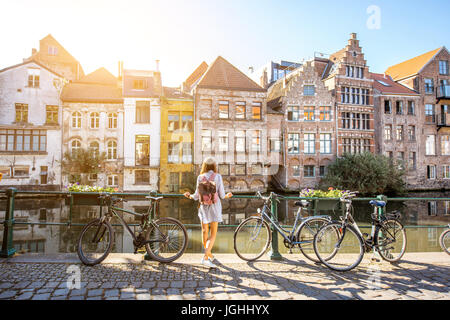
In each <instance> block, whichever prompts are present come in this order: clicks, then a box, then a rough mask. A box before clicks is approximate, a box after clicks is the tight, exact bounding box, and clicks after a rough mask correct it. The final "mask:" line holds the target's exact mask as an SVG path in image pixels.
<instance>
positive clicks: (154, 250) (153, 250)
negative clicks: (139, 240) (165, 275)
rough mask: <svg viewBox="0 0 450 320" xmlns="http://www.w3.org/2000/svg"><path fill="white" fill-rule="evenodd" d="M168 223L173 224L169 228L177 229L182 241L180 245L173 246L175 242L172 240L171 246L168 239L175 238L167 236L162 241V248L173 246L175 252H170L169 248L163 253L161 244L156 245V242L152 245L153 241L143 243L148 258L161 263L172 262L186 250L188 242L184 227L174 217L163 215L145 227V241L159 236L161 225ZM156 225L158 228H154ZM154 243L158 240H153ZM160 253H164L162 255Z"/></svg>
mask: <svg viewBox="0 0 450 320" xmlns="http://www.w3.org/2000/svg"><path fill="white" fill-rule="evenodd" d="M170 224H172V225H174V226H175V228H173V229H171V230H177V231H178V232H176V233H177V235H180V236H181V237H182V243H181V245H179V244H177V245H176V247H175V244H174V243H173V242H172V247H171V244H170V243H171V242H170V239H175V237H174V236H172V237H170V236H169V240H168V241H164V242H165V243H164V244H163V247H162V248H163V249H172V248H175V249H176V251H175V252H173V253H172V252H170V250H169V252H168V253H165V252H164V253H163V250H161V245H156V244H155V245H153V243H146V244H145V249H146V251H147V254H148V255H149V256H150V258H151V259H153V260H156V261H158V262H161V263H170V262H173V261H175V260H177V259H178V258H180V257H181V256H182V255H183V253H184V251H185V250H186V247H187V243H188V235H187V231H186V227H185V226H184V225H183V224H182V223H181V222H180V221H178V220H177V219H175V218H170V217H163V218H160V219H158V220H155V221H153V223H152V224H151V225H150V227H149V228H148V229H147V231H146V233H145V240H146V241H151V239H152V238H153V239H155V238H160V236H159V234H160V233H161V230H163V226H164V225H166V226H167V225H170ZM156 226H157V227H158V228H156ZM152 232H154V233H152ZM169 233H170V230H169V231H168V234H169ZM172 233H175V232H172ZM165 236H166V235H165ZM175 236H176V235H175ZM154 243H159V242H154ZM161 254H164V256H163V255H161Z"/></svg>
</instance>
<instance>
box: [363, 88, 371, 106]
mask: <svg viewBox="0 0 450 320" xmlns="http://www.w3.org/2000/svg"><path fill="white" fill-rule="evenodd" d="M369 103H370V102H369V89H361V104H362V105H366V106H367V105H369Z"/></svg>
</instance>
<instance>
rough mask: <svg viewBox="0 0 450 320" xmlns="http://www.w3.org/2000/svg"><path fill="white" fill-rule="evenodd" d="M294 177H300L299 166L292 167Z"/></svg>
mask: <svg viewBox="0 0 450 320" xmlns="http://www.w3.org/2000/svg"><path fill="white" fill-rule="evenodd" d="M292 176H293V177H300V166H299V165H295V166H292Z"/></svg>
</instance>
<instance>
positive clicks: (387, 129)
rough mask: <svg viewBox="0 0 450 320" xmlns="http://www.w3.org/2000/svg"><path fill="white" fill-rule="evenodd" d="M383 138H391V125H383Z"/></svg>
mask: <svg viewBox="0 0 450 320" xmlns="http://www.w3.org/2000/svg"><path fill="white" fill-rule="evenodd" d="M384 140H392V125H390V124H387V125H385V126H384Z"/></svg>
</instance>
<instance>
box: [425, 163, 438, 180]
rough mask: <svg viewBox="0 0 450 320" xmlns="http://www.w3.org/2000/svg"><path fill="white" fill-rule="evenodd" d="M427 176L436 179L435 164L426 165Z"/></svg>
mask: <svg viewBox="0 0 450 320" xmlns="http://www.w3.org/2000/svg"><path fill="white" fill-rule="evenodd" d="M427 178H428V179H436V166H435V165H428V166H427Z"/></svg>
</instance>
